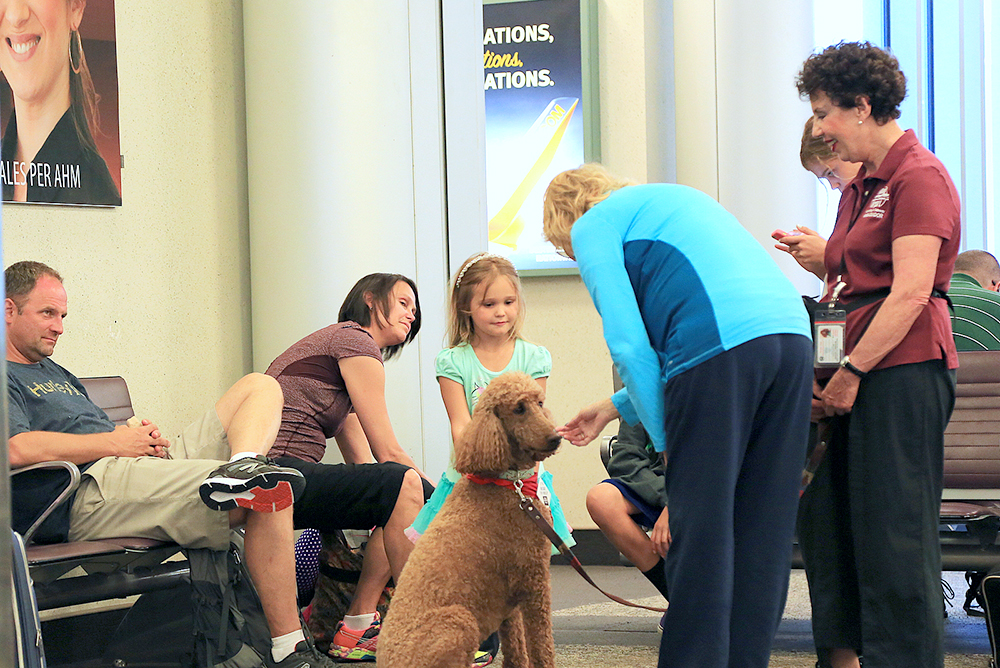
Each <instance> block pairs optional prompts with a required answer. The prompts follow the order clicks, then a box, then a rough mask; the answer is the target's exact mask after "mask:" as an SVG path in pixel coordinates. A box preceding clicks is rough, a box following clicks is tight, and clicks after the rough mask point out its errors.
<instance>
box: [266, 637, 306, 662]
mask: <svg viewBox="0 0 1000 668" xmlns="http://www.w3.org/2000/svg"><path fill="white" fill-rule="evenodd" d="M305 639H306V636H305V634H304V633H302V629H295V630H294V631H292V632H291V633H286V634H285V635H283V636H278V637H277V638H271V658H272V659H274V660H275V662H277V661H283V660H284V659H285V658H286V657H287V656H288V655H289V654H291V653H292V652H294V651H295V646H296V645H298V644H299V643H300V642H302V641H303V640H305Z"/></svg>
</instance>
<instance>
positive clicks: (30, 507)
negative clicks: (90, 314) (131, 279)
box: [4, 262, 331, 668]
mask: <svg viewBox="0 0 1000 668" xmlns="http://www.w3.org/2000/svg"><path fill="white" fill-rule="evenodd" d="M4 277H5V283H6V290H7V292H6V294H7V298H6V300H5V302H4V318H5V322H6V327H7V350H6V354H7V396H8V411H9V418H10V420H9V430H8V442H7V445H8V451H9V456H10V466H11V468H18V467H23V466H27V465H29V464H35V463H40V462H48V461H59V460H65V461H70V462H73V463H75V464H77V465H78V466H79V467H80V469H81V471H83V477H82V480H81V483H80V487H79V489H78V490H77V492H76V494H75V495H74V498H73V499H71V500H70V501H69V502H68V503H66V504H64V505H63V506H62V507H61V508H60V509H59V511H57V512H55V513H53V515H51V516H50V517H49V518H48V519H47V520H46V521H45V523H43V524H42V525H41V527H39V529H38V531H37V533H36V540H38V541H39V542H59V541H64V540H67V539H70V540H92V539H100V538H113V537H116V536H139V537H145V538H154V539H158V540H168V541H175V542H177V543H179V544H180V545H182V546H184V547H193V548H208V549H213V550H225V549H228V547H229V531H230V527H234V526H240V525H245V526H246V541H245V547H246V562H247V568H248V569H249V571H250V573H251V575H252V577H253V580H254V583H255V585H256V586H257V590H258V593H259V595H260V600H261V604H262V607H263V610H264V615H265V616H266V617H267V621H268V625H269V627H270V630H271V635H272V636H273V638H272V645H273V648H272V651H271V654H272V655H271V656H268V657H265V659H266V665H267V666H268V667H269V668H293V667H294V668H328V667H329V666H331V662H330V661H329V659H327V658H326V657H324V656H322V655H321V654H319V652H317V651H316V650H315V648H314V647H313V646H312V644H311V643H310V642H309V641H307V640H306V639H305V636H304V635H303V632H302V628H301V626H300V622H299V615H298V608H297V607H296V601H295V593H296V592H295V557H294V553H293V530H292V502H293V501H294V498H295V497H296V496H297V495H298V494H300V493H301V492H302V490H303V489H304V486H305V485H304V481H303V478H302V476H301V474H299V473H298V472H297V471H295V470H294V469H288V468H282V467H279V466H275V465H273V464H272V463H270V462H269V461H268V460H267V459H266V458H265V457H264V456H263V454H264V453H266V452H267V451H268V449H269V448H270V447H271V444H272V443H273V442H274V437H275V434H276V433H277V429H278V424H279V423H280V421H281V409H282V405H283V400H282V395H281V389H280V388H279V387H278V384H277V383H276V382H275V381H274V380H273V379H272V378H269V377H267V376H264V375H262V374H252V375H250V376H245V377H243V378H242V379H240V380H239V381H237V382H236V384H235V385H233V387H232V388H230V389H229V391H227V392H226V393H225V394H224V395H223V397H222V398H221V399H220V400H219V401H218V402H217V403H216V404H215V406H214V407H213V408H212V409H210V410H209V411H208V412H207V413H206V414H205V415H204V416H202V417H201V418H200V419H199V420H197V421H196V422H195V423H194V424H192V425H191V426H190V427H188V428H187V429H186V430H185V431H184V433H183V434H181V435H180V436H179V437H178V438H177V439H176V440H175V441H174V442H173V443H172V444H171V443H170V442H169V441H168V440H167V439H166V438H164V437H163V436H162V434H161V433H160V431H159V429H158V428H157V426H156V425H155V424H154V423H152V422H150V421H148V420H142V421H141V423H140V424H138V425H135V426H124V425H123V426H118V427H116V426H115V424H114V423H113V422H112V421H111V420H109V419H108V417H107V415H106V414H105V413H104V411H102V410H101V409H100V408H98V407H97V406H96V405H95V404H94V403H93V402H91V401H90V399H89V398H88V397H87V392H86V390H85V389H84V387H83V385H82V384H81V383H80V381H79V380H78V379H77V378H76V377H75V376H74V375H73V374H71V373H70V372H68V371H67V370H66V369H64V368H63V367H61V366H59V365H58V364H56V363H55V362H53V361H52V360H51V359H49V357H50V356H51V355H52V353H53V352H54V350H55V346H56V342H57V341H58V340H59V337H60V336H61V335H62V333H63V319H64V318H65V317H66V313H67V297H66V290H65V288H64V287H63V283H62V278H61V277H60V276H59V274H58V273H57V272H56V271H55V270H54V269H52V268H51V267H48V266H46V265H44V264H41V263H40V262H18V263H16V264H14V265H11V266H10V267H8V268H7V270H6V271H5V272H4ZM227 459H228V460H229V461H228V462H227V461H226V460H227ZM60 476H63V479H64V474H61V473H60V472H55V471H48V470H35V471H29V472H26V473H23V474H21V475H18V476H16V477H15V478H14V479H13V481H12V500H13V503H12V504H11V505H12V509H13V512H12V519H13V522H12V524H13V527H14V529H15V530H17V531H21V532H24V531H25V529H26V528H27V527H28V526H29V525H30V524H31V523H32V522H33V521H34V520H35V518H37V517H38V516H40V515H41V512H42V510H44V509H45V508H46V507H47V506H48V505H49V503H50V502H51V501H52V500H53V499H54V498H55V497H56V496H57V495H58V488H59V486H60V482H61V481H60V479H59V478H60Z"/></svg>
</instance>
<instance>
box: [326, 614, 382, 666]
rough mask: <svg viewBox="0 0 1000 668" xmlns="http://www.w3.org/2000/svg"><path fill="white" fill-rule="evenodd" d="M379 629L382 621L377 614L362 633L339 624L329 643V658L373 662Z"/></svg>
mask: <svg viewBox="0 0 1000 668" xmlns="http://www.w3.org/2000/svg"><path fill="white" fill-rule="evenodd" d="M381 629H382V619H381V618H380V617H379V616H378V613H377V612H376V613H375V621H374V622H372V625H371V626H369V627H368V628H367V629H365V630H364V631H352V630H351V629H349V628H347V626H345V625H344V622H339V623H338V624H337V632H336V633H334V634H333V640H332V641H330V656H332V657H333V658H335V659H337V660H338V661H374V660H375V648H376V646H377V645H378V632H379V631H380V630H381Z"/></svg>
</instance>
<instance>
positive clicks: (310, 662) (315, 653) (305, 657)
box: [264, 638, 337, 668]
mask: <svg viewBox="0 0 1000 668" xmlns="http://www.w3.org/2000/svg"><path fill="white" fill-rule="evenodd" d="M264 665H265V666H266V667H267V668H336V665H337V664H335V663H334V662H333V661H331V660H330V657H328V656H323V653H322V652H320V651H319V650H318V649H316V646H315V645H313V644H312V643H311V642H310V641H309V640H308V638H307V639H306V640H300V641H299V642H298V643H297V644H296V645H295V651H293V652H292V653H291V654H289V655H288V656H286V657H285V658H284V659H282V660H281V661H275V660H274V659H272V658H271V652H270V650H268V651H267V656H266V657H265V659H264Z"/></svg>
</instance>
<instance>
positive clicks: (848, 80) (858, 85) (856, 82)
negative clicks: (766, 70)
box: [795, 42, 906, 125]
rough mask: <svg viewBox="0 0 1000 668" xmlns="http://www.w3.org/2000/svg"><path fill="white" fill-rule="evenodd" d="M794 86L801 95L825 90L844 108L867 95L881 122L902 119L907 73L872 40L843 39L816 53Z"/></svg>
mask: <svg viewBox="0 0 1000 668" xmlns="http://www.w3.org/2000/svg"><path fill="white" fill-rule="evenodd" d="M795 86H796V88H798V89H799V95H801V96H802V97H813V96H815V95H817V94H818V93H821V92H822V93H826V95H827V96H828V97H829V98H830V100H831V101H832V102H833V103H834V104H835V105H837V106H838V107H841V108H843V109H851V108H853V107H856V106H858V98H859V97H867V98H868V101H869V103H870V104H871V106H872V117H873V118H874V119H875V122H877V123H878V124H879V125H882V124H884V123H888V122H889V121H890V120H894V119H896V118H899V105H900V103H901V102H902V101H903V98H905V97H906V76H905V75H904V74H903V73H902V72H901V71H900V70H899V61H898V60H896V57H895V56H893V55H892V54H890V53H888V52H886V51H883V50H882V49H880V48H878V47H877V46H874V45H872V44H871V43H870V42H840V43H839V44H834V45H833V46H828V47H827V48H825V49H823V51H822V52H821V53H814V54H813V55H811V56H809V57H808V58H807V59H806V62H805V63H803V64H802V71H801V72H799V75H798V77H796V79H795Z"/></svg>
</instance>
